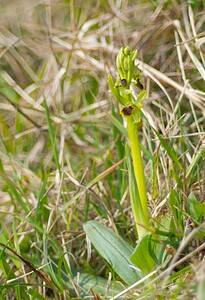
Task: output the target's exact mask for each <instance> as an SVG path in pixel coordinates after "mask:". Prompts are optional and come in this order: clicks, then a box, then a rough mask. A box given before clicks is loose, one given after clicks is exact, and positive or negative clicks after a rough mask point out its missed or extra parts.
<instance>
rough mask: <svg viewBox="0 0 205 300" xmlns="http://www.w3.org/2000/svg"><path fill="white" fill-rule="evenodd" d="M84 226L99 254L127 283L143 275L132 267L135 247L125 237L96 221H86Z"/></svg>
mask: <svg viewBox="0 0 205 300" xmlns="http://www.w3.org/2000/svg"><path fill="white" fill-rule="evenodd" d="M83 228H84V230H85V233H86V234H87V236H88V237H89V239H90V240H91V242H92V244H93V246H94V247H95V248H96V250H97V251H98V252H99V254H100V255H101V256H102V257H103V258H104V259H105V260H106V261H107V262H108V263H109V265H110V266H111V267H112V268H113V270H114V271H115V272H116V273H117V274H118V275H119V276H120V277H121V278H122V279H123V280H124V281H125V282H126V283H127V284H133V283H134V282H136V281H138V280H139V279H140V278H141V277H142V275H141V272H140V271H137V270H135V269H133V268H132V267H131V265H132V263H131V261H130V256H131V254H132V252H133V250H134V249H133V247H132V246H131V245H130V244H128V243H127V242H126V241H125V240H124V239H123V238H121V237H120V236H119V235H117V234H116V233H114V232H113V231H112V230H111V229H109V228H107V227H106V226H105V225H103V224H100V223H98V222H96V221H89V222H87V223H85V224H84V225H83Z"/></svg>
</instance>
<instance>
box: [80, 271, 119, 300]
mask: <svg viewBox="0 0 205 300" xmlns="http://www.w3.org/2000/svg"><path fill="white" fill-rule="evenodd" d="M75 280H78V284H79V286H80V287H81V288H82V291H81V295H82V296H86V294H84V293H83V291H88V292H90V289H91V288H92V289H93V291H94V292H95V293H96V294H100V295H105V293H106V290H107V286H108V281H107V279H105V278H102V277H99V276H95V275H92V274H88V273H80V275H79V277H78V279H77V277H76V276H75V277H74V281H75ZM123 290H124V287H123V285H122V284H121V283H120V282H111V283H110V285H109V289H108V293H107V295H108V296H114V295H116V294H118V293H120V292H121V291H123Z"/></svg>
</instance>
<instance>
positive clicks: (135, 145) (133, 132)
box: [126, 115, 149, 231]
mask: <svg viewBox="0 0 205 300" xmlns="http://www.w3.org/2000/svg"><path fill="white" fill-rule="evenodd" d="M126 119H127V129H128V136H129V140H130V147H131V153H132V159H133V168H134V174H135V179H136V182H137V187H138V192H139V197H140V202H141V209H142V212H141V216H143V218H141V220H142V219H143V220H144V222H143V224H142V225H143V226H145V227H147V228H149V221H148V204H147V194H146V184H145V176H144V167H143V162H142V157H141V151H140V144H139V138H138V125H137V124H136V122H134V119H133V117H132V115H131V116H129V117H127V118H126ZM138 213H139V212H138ZM147 231H148V229H147Z"/></svg>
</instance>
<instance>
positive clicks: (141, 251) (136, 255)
mask: <svg viewBox="0 0 205 300" xmlns="http://www.w3.org/2000/svg"><path fill="white" fill-rule="evenodd" d="M154 243H155V242H153V241H152V239H151V234H150V233H147V234H145V235H144V236H143V237H142V239H141V240H140V241H139V242H138V244H137V246H136V248H135V250H134V252H133V253H132V255H131V257H130V260H131V262H132V263H133V264H134V265H135V266H137V268H139V269H140V270H141V272H142V273H143V275H147V274H149V273H150V272H151V271H152V270H153V268H154V267H155V264H156V263H155V260H154V259H153V246H154Z"/></svg>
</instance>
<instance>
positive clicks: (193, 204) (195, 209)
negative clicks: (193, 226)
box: [187, 193, 205, 225]
mask: <svg viewBox="0 0 205 300" xmlns="http://www.w3.org/2000/svg"><path fill="white" fill-rule="evenodd" d="M187 210H188V213H189V214H190V216H191V217H192V218H193V220H194V221H195V222H196V223H199V224H200V223H201V221H202V217H204V216H205V205H204V204H203V203H200V202H198V201H197V200H196V197H195V196H194V194H193V193H190V195H189V197H188V199H187ZM199 224H198V225H199Z"/></svg>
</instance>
